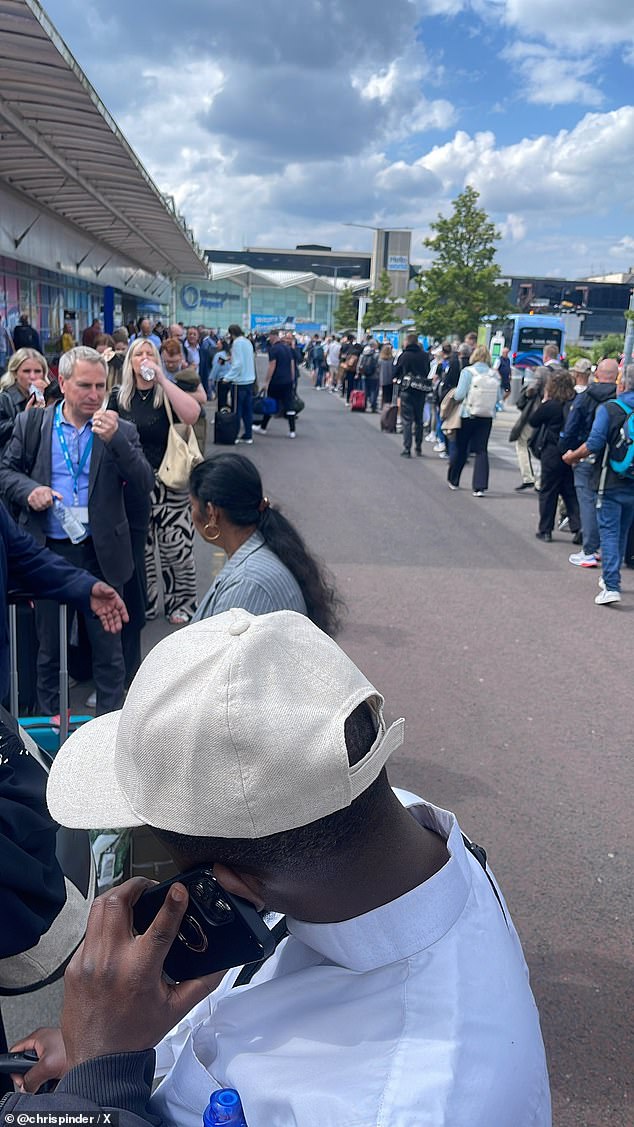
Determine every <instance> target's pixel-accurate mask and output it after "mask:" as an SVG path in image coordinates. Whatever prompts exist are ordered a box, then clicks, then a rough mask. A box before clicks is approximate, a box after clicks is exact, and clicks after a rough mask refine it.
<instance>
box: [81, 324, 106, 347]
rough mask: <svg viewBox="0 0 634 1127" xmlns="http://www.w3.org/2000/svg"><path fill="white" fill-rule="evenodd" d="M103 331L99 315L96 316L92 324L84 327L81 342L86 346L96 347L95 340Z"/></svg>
mask: <svg viewBox="0 0 634 1127" xmlns="http://www.w3.org/2000/svg"><path fill="white" fill-rule="evenodd" d="M102 332H103V329H102V327H101V321H100V320H99V318H98V317H95V318H94V320H93V321H92V324H90V325H89V326H88V328H87V329H84V331H83V333H82V335H81V343H82V344H83V345H84V347H85V348H94V347H95V340H96V339H97V337H98V336H100V335H101V333H102Z"/></svg>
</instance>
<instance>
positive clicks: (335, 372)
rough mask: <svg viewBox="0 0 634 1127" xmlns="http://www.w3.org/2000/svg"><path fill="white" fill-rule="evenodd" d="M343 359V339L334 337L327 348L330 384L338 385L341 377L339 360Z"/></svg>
mask: <svg viewBox="0 0 634 1127" xmlns="http://www.w3.org/2000/svg"><path fill="white" fill-rule="evenodd" d="M340 359H341V341H340V340H339V338H338V337H333V338H332V340H331V341H330V344H329V345H328V348H327V349H326V363H327V365H328V386H329V387H334V388H336V387H337V380H338V378H339V362H340Z"/></svg>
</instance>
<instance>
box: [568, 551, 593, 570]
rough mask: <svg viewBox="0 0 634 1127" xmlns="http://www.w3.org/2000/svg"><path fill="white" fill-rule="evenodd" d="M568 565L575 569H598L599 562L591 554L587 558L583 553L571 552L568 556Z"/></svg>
mask: <svg viewBox="0 0 634 1127" xmlns="http://www.w3.org/2000/svg"><path fill="white" fill-rule="evenodd" d="M568 563H571V564H574V565H575V567H598V566H599V561H598V559H597V557H596V556H595V554H594V552H592V553H591V554H590V555H589V556H587V555H586V553H585V552H573V553H572V555H571V556H568Z"/></svg>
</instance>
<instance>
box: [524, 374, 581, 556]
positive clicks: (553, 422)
mask: <svg viewBox="0 0 634 1127" xmlns="http://www.w3.org/2000/svg"><path fill="white" fill-rule="evenodd" d="M574 398H575V384H574V380H573V378H572V376H571V374H570V372H566V371H565V370H564V369H563V368H559V369H557V368H553V369H551V371H550V374H549V376H548V378H547V380H546V390H545V393H544V398H543V399H542V402H541V405H540V406H539V407H538V408H537V410H536V411H535V412H534V413H533V414H532V415H531V417H530V424H531V426H532V427H533V428H534V430H533V434H532V436H531V439H529V446H530V443H531V441H533V440H534V446H533V450H534V452H535V453H536V454H537V456H538V457H539V458H540V460H541V467H542V471H541V484H540V488H539V527H538V529H537V532H536V533H535V535H536V537H537V539H538V540H545V541H546V543H550V541H551V540H552V538H553V527H554V524H555V515H556V513H557V500H558V498H559V497H561V499H562V501H563V502H564V504H565V506H566V512H567V514H568V521H569V524H570V531H571V532H572V534H573V544H578V543H579V540H580V535H579V531H580V528H581V517H580V515H579V502H578V500H577V492H576V490H575V482H574V476H573V472H572V468H571V467H570V466H568V465H566V463H565V462H564V461H562V457H561V453H560V451H559V436H560V434H561V432H562V430H563V429H564V426H565V424H566V419H567V417H568V412H569V411H570V406H571V404H572V402H573V400H574ZM538 440H539V448H538V450H535V444H536V443H537V441H538Z"/></svg>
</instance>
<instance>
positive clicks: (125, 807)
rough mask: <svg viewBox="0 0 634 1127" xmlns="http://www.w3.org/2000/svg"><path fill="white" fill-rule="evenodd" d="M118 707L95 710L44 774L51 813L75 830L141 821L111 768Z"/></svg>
mask: <svg viewBox="0 0 634 1127" xmlns="http://www.w3.org/2000/svg"><path fill="white" fill-rule="evenodd" d="M120 718H121V713H120V712H108V713H106V714H105V716H97V717H95V719H94V720H90V721H89V722H88V724H84V725H83V727H81V728H78V729H77V731H76V732H73V733H72V734H71V735H70V736H69V737H68V739H67V740H66V742H65V743H64V744H63V746H62V747H61V748H60V750H59V751H58V753H57V755H56V756H55V759H54V760H53V766H52V767H51V771H50V774H49V777H48V786H47V788H46V801H47V803H48V808H49V810H50V812H51V815H52V817H53V818H54V819H55V821H56V822H59V823H60V825H62V826H68V827H69V828H70V829H74V830H101V829H106V828H112V829H126V828H128V827H132V826H142V825H143V824H144V823H143V819H142V818H139V817H138V815H136V814H135V813H134V811H133V809H132V807H131V806H130V803H129V802H128V800H127V798H126V796H125V795H124V793H123V791H122V790H121V788H120V786H119V784H118V782H117V777H116V774H115V769H114V764H115V754H116V746H117V729H118V727H119V720H120Z"/></svg>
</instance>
